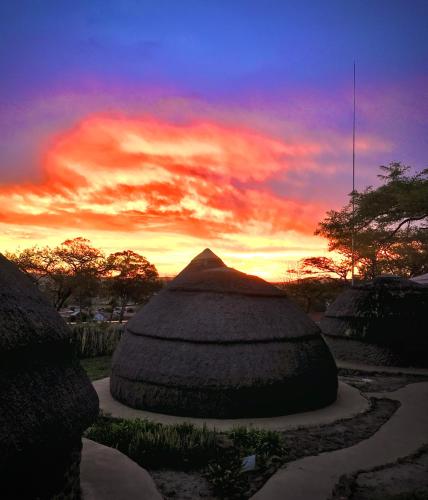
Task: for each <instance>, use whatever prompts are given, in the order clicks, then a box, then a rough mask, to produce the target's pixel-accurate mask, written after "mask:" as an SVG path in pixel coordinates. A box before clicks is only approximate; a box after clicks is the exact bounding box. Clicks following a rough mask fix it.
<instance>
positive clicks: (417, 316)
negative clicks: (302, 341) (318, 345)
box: [320, 276, 428, 364]
mask: <svg viewBox="0 0 428 500" xmlns="http://www.w3.org/2000/svg"><path fill="white" fill-rule="evenodd" d="M427 310H428V290H427V288H426V287H423V286H422V285H420V284H418V283H416V282H414V281H411V280H407V279H404V278H400V277H397V276H381V277H378V278H376V279H374V280H373V281H371V282H368V283H365V284H361V285H356V286H354V287H352V288H349V289H348V290H346V291H344V292H343V293H342V294H340V295H339V296H338V297H337V299H336V300H335V301H334V302H333V303H332V304H331V305H330V307H329V308H328V310H327V311H326V314H325V317H324V318H323V319H322V320H321V323H320V325H321V329H322V331H323V333H324V334H325V335H327V336H328V342H329V346H330V347H331V348H332V349H333V352H334V353H335V355H336V356H338V357H339V358H343V359H344V358H345V357H346V358H347V360H350V358H352V356H353V355H354V357H357V356H358V354H357V353H358V352H359V351H361V352H362V350H363V349H364V351H366V350H367V347H364V348H363V347H362V346H361V349H359V348H358V346H357V344H355V342H363V343H369V344H373V345H374V346H377V347H378V350H379V349H381V350H382V355H380V354H379V352H380V351H379V352H378V350H376V348H375V347H373V348H372V350H373V356H370V355H368V353H367V352H364V354H361V356H360V358H361V359H358V360H357V359H356V361H361V362H363V361H364V359H365V361H366V362H367V363H369V362H370V357H377V358H378V361H379V360H382V359H384V360H385V361H384V362H385V364H391V363H395V364H396V363H397V362H398V361H397V360H398V358H397V356H400V358H401V363H402V364H409V363H412V357H413V356H416V357H417V358H419V357H424V358H428V336H427V335H426V327H425V324H426V311H427ZM333 338H334V339H345V340H346V341H348V340H352V341H353V344H352V349H351V347H350V346H351V344H349V346H348V347H349V353H348V352H345V351H346V350H347V347H346V346H347V344H346V343H345V344H344V343H343V341H339V340H337V341H336V342H335V343H333V340H332V339H333ZM339 344H340V349H339V347H338V346H339ZM375 351H376V353H375ZM353 353H354V354H353ZM406 357H407V358H408V359H407V360H406V359H405V358H406ZM388 359H391V360H392V359H393V360H394V361H391V362H389V361H387V360H388ZM427 362H428V359H427Z"/></svg>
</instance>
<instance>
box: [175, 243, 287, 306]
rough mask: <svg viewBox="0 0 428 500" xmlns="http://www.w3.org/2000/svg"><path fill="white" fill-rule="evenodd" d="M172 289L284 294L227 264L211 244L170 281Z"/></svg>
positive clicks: (263, 295) (245, 293) (262, 294)
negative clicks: (211, 248) (211, 247)
mask: <svg viewBox="0 0 428 500" xmlns="http://www.w3.org/2000/svg"><path fill="white" fill-rule="evenodd" d="M167 289H168V290H170V291H188V292H215V293H224V294H230V293H233V294H239V295H257V296H262V297H278V296H284V295H285V293H284V292H283V291H282V290H279V288H277V287H276V286H273V285H271V284H270V283H268V282H266V281H264V280H263V279H261V278H259V277H258V276H252V275H250V274H246V273H242V272H241V271H237V270H236V269H233V268H232V267H227V266H226V264H225V263H224V262H223V261H222V260H221V259H220V258H219V257H217V255H216V254H215V253H214V252H212V251H211V250H210V249H209V248H206V249H205V250H204V251H203V252H201V253H200V254H198V255H197V256H196V257H195V258H194V259H192V260H191V262H190V263H189V265H187V266H186V267H185V268H184V269H183V270H182V271H181V272H180V273H179V274H178V275H177V276H176V277H175V279H173V280H172V281H171V282H170V283H169V284H168V285H167Z"/></svg>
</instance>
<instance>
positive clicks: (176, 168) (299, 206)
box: [0, 116, 326, 240]
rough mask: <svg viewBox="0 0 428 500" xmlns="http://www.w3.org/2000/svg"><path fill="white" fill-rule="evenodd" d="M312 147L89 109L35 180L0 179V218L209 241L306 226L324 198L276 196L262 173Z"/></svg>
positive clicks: (283, 167) (285, 165)
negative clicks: (10, 182) (16, 182)
mask: <svg viewBox="0 0 428 500" xmlns="http://www.w3.org/2000/svg"><path fill="white" fill-rule="evenodd" d="M320 149H321V148H320V146H319V145H318V144H315V143H310V142H307V143H305V142H299V143H292V142H290V143H287V142H285V141H280V140H278V139H274V138H271V137H267V136H265V135H261V134H258V133H256V132H254V131H251V130H246V129H244V128H237V127H235V128H233V127H225V126H221V125H218V124H215V123H194V124H190V125H173V124H170V123H165V122H160V121H157V120H154V119H151V118H143V119H132V120H131V119H122V118H111V117H104V116H95V117H92V118H89V119H86V120H84V121H83V122H81V123H80V124H79V125H78V126H77V127H75V128H74V129H73V130H71V131H69V132H67V133H65V134H64V135H63V136H62V137H59V138H57V140H56V141H55V142H54V143H53V144H52V145H51V147H50V149H49V150H48V151H47V152H46V154H45V157H44V159H43V171H42V173H41V178H40V182H38V183H31V184H21V185H15V186H13V185H12V186H4V187H1V188H0V203H1V206H2V207H3V210H2V212H1V214H0V222H2V223H4V224H8V225H21V226H29V227H32V226H38V227H43V228H78V229H82V230H84V229H88V230H89V229H91V230H101V231H137V230H140V229H144V230H145V231H151V232H157V233H161V232H162V233H170V234H183V235H189V236H192V237H196V238H201V239H219V240H221V239H222V238H224V237H227V236H232V235H234V234H248V235H254V234H259V235H261V234H265V235H269V234H275V233H281V232H286V231H297V232H299V233H302V234H310V233H312V232H313V229H314V226H315V224H316V221H317V220H319V218H320V217H321V216H322V214H323V213H324V211H325V208H326V207H325V206H319V205H313V204H311V203H310V202H307V201H303V200H299V199H286V198H282V197H279V196H278V195H275V194H274V193H273V192H272V190H271V189H269V187H268V181H269V180H270V179H272V178H273V177H274V176H275V175H276V174H278V173H287V172H290V171H292V170H295V169H297V167H296V165H298V164H299V160H301V162H302V164H306V165H309V164H311V158H313V157H314V156H315V155H317V154H318V153H319V152H320Z"/></svg>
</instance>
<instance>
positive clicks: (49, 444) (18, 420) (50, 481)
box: [0, 254, 98, 499]
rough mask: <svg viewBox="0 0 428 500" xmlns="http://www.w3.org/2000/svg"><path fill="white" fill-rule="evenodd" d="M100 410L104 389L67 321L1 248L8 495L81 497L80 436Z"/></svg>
mask: <svg viewBox="0 0 428 500" xmlns="http://www.w3.org/2000/svg"><path fill="white" fill-rule="evenodd" d="M97 413H98V398H97V395H96V393H95V391H94V389H93V387H92V385H91V383H90V382H89V380H88V378H87V376H86V374H85V372H84V371H83V369H82V368H81V367H80V365H79V362H78V360H77V359H76V358H75V356H74V352H73V349H72V346H71V344H70V336H69V330H68V327H67V325H66V324H65V323H64V321H63V320H62V319H61V317H60V316H59V314H58V313H57V312H56V311H55V310H54V309H53V308H52V307H51V306H50V305H49V304H48V303H47V301H46V300H45V299H44V297H43V296H42V294H41V293H40V292H39V290H38V289H37V287H36V285H34V284H33V283H32V281H31V280H30V279H29V278H28V277H27V276H25V275H24V274H23V273H22V272H21V271H19V269H18V268H17V267H16V266H15V265H14V264H12V263H11V262H9V261H8V260H7V259H6V258H5V257H3V256H2V255H1V254H0V475H1V478H2V481H1V486H0V488H1V493H2V495H3V496H4V498H41V499H45V498H53V497H54V496H55V495H57V494H58V495H59V494H64V495H70V496H64V498H77V497H74V496H72V495H73V494H74V493H76V492H77V491H78V489H79V462H80V449H81V435H82V432H83V430H84V429H85V428H86V427H87V426H88V425H89V424H90V423H91V422H92V421H93V419H94V418H95V417H96V415H97ZM61 498H62V497H61Z"/></svg>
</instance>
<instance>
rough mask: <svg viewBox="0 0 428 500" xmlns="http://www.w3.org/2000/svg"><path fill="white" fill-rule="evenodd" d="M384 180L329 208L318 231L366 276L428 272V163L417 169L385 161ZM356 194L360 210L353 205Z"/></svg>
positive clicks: (407, 274) (383, 168)
mask: <svg viewBox="0 0 428 500" xmlns="http://www.w3.org/2000/svg"><path fill="white" fill-rule="evenodd" d="M380 168H381V170H382V173H381V174H380V175H379V176H378V177H379V179H380V180H381V182H382V184H381V185H380V186H379V187H377V188H373V187H372V186H369V187H368V188H366V189H365V190H364V191H363V192H358V191H355V192H354V193H351V201H350V202H349V203H348V204H347V205H346V206H345V207H343V208H342V209H341V210H338V211H336V210H330V211H329V212H327V217H326V218H325V219H324V220H323V221H321V222H320V223H319V226H318V229H317V231H316V234H319V235H321V236H324V237H326V238H327V239H328V241H329V250H332V251H333V250H334V251H337V252H339V253H341V254H342V255H343V256H344V259H345V260H346V261H349V260H350V259H351V247H352V243H351V241H352V233H353V230H354V232H355V257H356V267H357V268H358V272H359V274H360V275H362V276H363V277H364V278H369V279H371V278H374V277H375V276H376V275H378V274H382V273H394V274H399V275H402V276H408V277H410V276H414V275H417V274H422V273H426V272H428V230H427V229H428V169H424V170H422V171H421V172H418V173H416V174H414V175H411V174H410V173H409V170H410V167H408V166H405V165H402V164H401V163H397V162H395V163H390V164H389V165H388V166H381V167H380ZM352 197H353V199H354V204H355V212H354V213H353V210H352Z"/></svg>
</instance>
